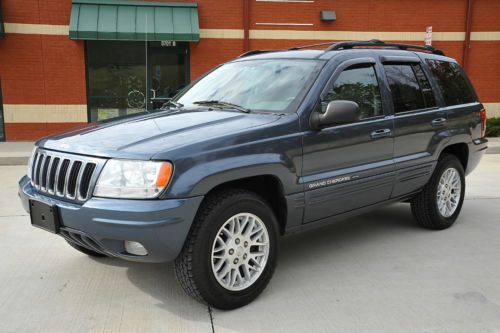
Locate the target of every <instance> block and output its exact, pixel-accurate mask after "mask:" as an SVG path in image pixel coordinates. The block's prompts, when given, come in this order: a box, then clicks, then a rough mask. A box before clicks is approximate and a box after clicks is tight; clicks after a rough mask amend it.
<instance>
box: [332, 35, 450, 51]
mask: <svg viewBox="0 0 500 333" xmlns="http://www.w3.org/2000/svg"><path fill="white" fill-rule="evenodd" d="M359 46H361V47H370V46H375V47H387V48H396V49H400V50H408V49H413V50H420V51H427V52H431V53H433V54H438V55H444V52H443V51H441V50H440V49H436V48H433V47H432V46H428V45H412V44H401V43H386V42H383V41H381V40H379V39H372V40H368V41H352V42H340V43H333V44H331V45H330V47H328V48H326V50H325V51H333V50H345V49H352V48H355V47H359Z"/></svg>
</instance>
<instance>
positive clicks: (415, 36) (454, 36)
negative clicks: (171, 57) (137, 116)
mask: <svg viewBox="0 0 500 333" xmlns="http://www.w3.org/2000/svg"><path fill="white" fill-rule="evenodd" d="M275 1H277V0H275ZM257 25H273V26H286V25H288V26H312V25H313V24H312V23H272V22H269V23H266V22H263V23H257ZM4 26H5V32H6V33H8V34H31V35H61V36H68V35H69V26H68V25H53V24H25V23H8V22H6V23H4ZM243 36H244V31H243V29H200V37H201V38H220V39H243ZM250 38H251V39H290V40H295V39H303V40H366V39H371V38H378V39H386V40H400V41H423V40H424V38H425V32H424V31H406V32H405V31H329V30H317V31H315V30H250ZM432 39H433V40H434V41H463V40H465V32H461V31H442V32H440V31H434V32H433V34H432ZM471 40H472V41H500V31H473V32H472V33H471Z"/></svg>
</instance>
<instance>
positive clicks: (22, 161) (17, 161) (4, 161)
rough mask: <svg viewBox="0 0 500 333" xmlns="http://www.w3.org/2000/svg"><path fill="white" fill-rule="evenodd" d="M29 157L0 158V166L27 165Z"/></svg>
mask: <svg viewBox="0 0 500 333" xmlns="http://www.w3.org/2000/svg"><path fill="white" fill-rule="evenodd" d="M29 159H30V158H29V156H6V157H0V166H7V165H28V161H29Z"/></svg>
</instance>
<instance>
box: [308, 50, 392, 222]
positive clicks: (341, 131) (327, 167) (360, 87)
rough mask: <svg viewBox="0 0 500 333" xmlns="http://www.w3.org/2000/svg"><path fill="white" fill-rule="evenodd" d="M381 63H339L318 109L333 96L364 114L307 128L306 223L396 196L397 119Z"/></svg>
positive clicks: (372, 61)
mask: <svg viewBox="0 0 500 333" xmlns="http://www.w3.org/2000/svg"><path fill="white" fill-rule="evenodd" d="M380 73H381V67H380V64H378V63H377V61H376V60H375V59H374V58H359V59H351V60H347V61H345V62H343V63H341V64H340V65H339V66H337V67H336V70H335V71H334V73H333V74H332V77H331V79H330V81H329V83H328V84H327V85H326V87H325V89H324V90H323V92H322V93H321V97H320V103H319V104H318V108H317V110H315V112H324V110H325V109H326V105H328V103H329V102H331V101H333V100H350V101H354V102H356V103H357V104H358V105H359V108H360V119H359V120H358V121H354V122H352V123H347V124H342V125H333V126H330V127H326V128H323V129H321V130H313V129H311V130H309V131H307V132H306V133H305V135H304V138H303V140H304V141H303V142H304V155H303V174H302V177H301V180H302V182H303V183H304V185H305V200H306V208H305V215H304V223H309V222H313V221H317V220H321V219H323V218H328V217H331V216H335V215H338V214H342V213H345V212H348V211H351V210H354V209H357V208H361V207H365V206H369V205H372V204H375V203H377V202H380V201H384V200H387V199H389V198H390V195H391V192H392V188H393V183H394V175H395V173H394V162H393V149H394V135H393V133H394V124H393V117H392V115H391V114H389V113H388V112H389V110H390V108H388V107H387V106H386V105H384V101H385V98H384V99H383V98H382V96H383V94H386V93H387V91H386V90H384V89H386V88H385V86H383V83H382V82H384V81H383V79H382V77H381V74H380Z"/></svg>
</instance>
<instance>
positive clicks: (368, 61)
mask: <svg viewBox="0 0 500 333" xmlns="http://www.w3.org/2000/svg"><path fill="white" fill-rule="evenodd" d="M359 65H369V67H373V70H374V71H375V77H376V79H377V83H378V89H379V92H380V100H381V101H380V102H381V104H380V107H381V108H382V114H380V115H378V116H373V117H367V118H362V119H360V120H358V121H355V122H352V123H348V124H342V126H344V125H350V124H359V123H364V122H368V121H373V120H378V119H383V118H385V117H387V116H388V114H387V111H386V106H385V103H384V98H385V97H384V91H383V88H382V86H383V85H384V81H383V77H381V76H380V73H379V71H380V69H379V70H377V67H378V63H377V61H376V60H375V58H372V57H363V58H355V59H349V60H346V61H343V62H342V63H340V64H339V65H338V66H336V68H335V70H334V71H333V73H332V74H331V75H330V78H329V79H328V81H327V82H326V84H325V85H324V87H323V89H322V90H321V93H320V94H319V98H318V102H317V105H316V107H315V108H314V112H321V111H320V110H321V102H322V100H323V98H324V97H325V96H326V95H327V94H328V92H329V91H330V90H331V89H332V88H333V85H334V84H335V81H337V79H338V78H339V76H340V74H342V72H343V71H344V70H346V69H347V68H349V67H352V66H359ZM314 112H313V113H314ZM313 113H311V117H312V114H313Z"/></svg>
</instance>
